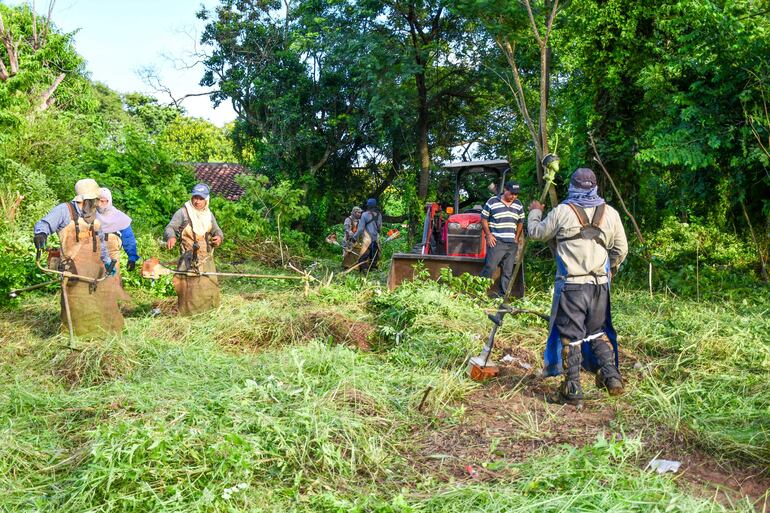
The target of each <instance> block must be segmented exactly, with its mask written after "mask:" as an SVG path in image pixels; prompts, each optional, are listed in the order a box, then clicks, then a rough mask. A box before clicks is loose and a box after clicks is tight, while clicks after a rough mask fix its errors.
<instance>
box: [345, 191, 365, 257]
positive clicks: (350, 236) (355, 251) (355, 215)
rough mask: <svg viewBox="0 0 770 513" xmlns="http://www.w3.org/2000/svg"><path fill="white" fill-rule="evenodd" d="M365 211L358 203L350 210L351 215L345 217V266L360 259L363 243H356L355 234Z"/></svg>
mask: <svg viewBox="0 0 770 513" xmlns="http://www.w3.org/2000/svg"><path fill="white" fill-rule="evenodd" d="M363 212H364V211H363V210H362V209H361V207H359V206H358V205H356V206H355V207H353V209H352V210H351V211H350V215H349V216H348V217H346V218H345V222H344V229H345V240H344V242H343V243H342V266H343V267H345V268H348V267H352V266H353V265H355V263H356V261H357V260H358V255H359V252H360V250H361V244H360V243H358V244H357V243H356V240H355V235H356V230H357V229H358V222H359V221H360V220H361V215H362V214H363ZM356 246H357V247H356Z"/></svg>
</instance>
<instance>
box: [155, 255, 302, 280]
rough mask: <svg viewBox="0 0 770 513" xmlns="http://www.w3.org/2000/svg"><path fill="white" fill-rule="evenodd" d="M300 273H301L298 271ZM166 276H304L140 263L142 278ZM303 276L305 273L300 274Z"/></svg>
mask: <svg viewBox="0 0 770 513" xmlns="http://www.w3.org/2000/svg"><path fill="white" fill-rule="evenodd" d="M300 272H301V271H300ZM167 274H179V275H182V276H191V277H196V276H230V277H234V278H266V279H267V278H270V279H276V280H304V279H306V277H305V276H293V275H292V276H286V275H278V274H252V273H223V272H205V271H204V272H201V271H195V270H189V271H180V270H178V269H172V268H170V267H168V266H167V265H165V264H163V263H161V262H160V260H158V258H157V257H152V258H148V259H146V260H145V261H144V262H143V263H142V278H147V279H150V280H157V279H158V278H160V277H161V276H164V275H167ZM302 274H305V273H302Z"/></svg>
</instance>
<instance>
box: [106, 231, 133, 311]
mask: <svg viewBox="0 0 770 513" xmlns="http://www.w3.org/2000/svg"><path fill="white" fill-rule="evenodd" d="M104 239H105V244H107V253H108V254H109V255H110V258H111V259H112V261H113V262H115V275H114V276H110V277H109V278H107V279H106V280H104V282H102V285H106V286H107V287H108V288H110V289H111V290H112V293H113V294H115V297H116V298H118V301H131V296H129V295H128V294H127V293H126V291H125V290H124V289H123V282H122V281H121V279H120V250H121V249H123V239H121V238H120V235H119V234H118V233H105V234H104Z"/></svg>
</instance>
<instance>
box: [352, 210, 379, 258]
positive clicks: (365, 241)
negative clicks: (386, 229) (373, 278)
mask: <svg viewBox="0 0 770 513" xmlns="http://www.w3.org/2000/svg"><path fill="white" fill-rule="evenodd" d="M381 229H382V214H381V213H380V211H379V209H378V208H377V200H376V199H374V198H369V199H368V200H366V212H364V213H363V215H362V216H361V219H360V220H359V221H358V227H357V228H356V233H355V234H354V235H353V239H355V240H361V252H360V253H359V257H358V265H359V267H358V270H359V271H361V272H362V273H364V272H369V270H370V269H373V268H376V267H377V262H378V261H379V259H380V249H381V248H380V230H381ZM367 261H368V262H369V263H368V264H366V262H367Z"/></svg>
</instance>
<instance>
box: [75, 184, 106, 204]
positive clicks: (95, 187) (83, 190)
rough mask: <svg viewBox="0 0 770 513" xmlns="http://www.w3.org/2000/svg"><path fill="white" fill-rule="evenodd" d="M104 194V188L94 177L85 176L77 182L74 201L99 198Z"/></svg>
mask: <svg viewBox="0 0 770 513" xmlns="http://www.w3.org/2000/svg"><path fill="white" fill-rule="evenodd" d="M101 195H102V189H101V187H99V184H98V183H96V180H94V179H93V178H83V179H82V180H78V181H77V183H76V184H75V197H74V198H73V201H77V202H81V201H83V200H89V199H90V200H93V199H98V198H99V197H101Z"/></svg>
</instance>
